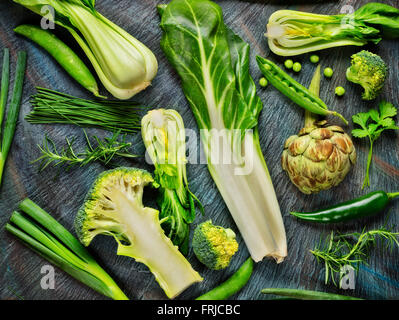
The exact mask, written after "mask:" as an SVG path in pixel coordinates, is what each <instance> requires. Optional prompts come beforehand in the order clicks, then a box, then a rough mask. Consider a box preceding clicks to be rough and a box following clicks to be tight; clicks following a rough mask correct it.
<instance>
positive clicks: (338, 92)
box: [335, 87, 345, 97]
mask: <svg viewBox="0 0 399 320" xmlns="http://www.w3.org/2000/svg"><path fill="white" fill-rule="evenodd" d="M335 94H336V95H337V96H339V97H341V96H343V95H344V94H345V89H344V88H343V87H336V88H335Z"/></svg>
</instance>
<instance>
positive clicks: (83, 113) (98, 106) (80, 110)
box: [25, 88, 145, 133]
mask: <svg viewBox="0 0 399 320" xmlns="http://www.w3.org/2000/svg"><path fill="white" fill-rule="evenodd" d="M36 89H37V93H36V94H35V95H33V96H32V97H31V103H32V105H33V110H32V112H31V113H29V114H28V115H27V116H26V117H25V119H26V120H27V121H28V122H30V123H35V124H39V123H40V124H50V123H61V124H74V125H77V126H79V127H97V128H101V129H105V130H109V131H118V130H120V131H121V132H123V133H135V132H137V131H138V130H140V116H139V112H140V111H141V110H142V109H143V108H145V107H143V106H140V105H138V104H137V103H135V102H131V101H110V100H86V99H81V98H77V97H74V96H71V95H68V94H65V93H60V92H57V91H53V90H50V89H45V88H36Z"/></svg>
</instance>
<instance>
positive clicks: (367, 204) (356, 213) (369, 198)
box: [291, 191, 399, 223]
mask: <svg viewBox="0 0 399 320" xmlns="http://www.w3.org/2000/svg"><path fill="white" fill-rule="evenodd" d="M398 196H399V192H397V193H386V192H384V191H374V192H371V193H368V194H366V195H364V196H362V197H359V198H356V199H354V200H350V201H346V202H343V203H340V204H337V205H335V206H332V207H329V208H326V209H323V210H318V211H314V212H307V213H305V212H291V214H292V215H293V216H295V217H297V218H299V219H301V220H306V221H312V222H320V223H336V222H344V221H348V220H353V219H360V218H364V217H368V216H373V215H377V214H378V213H380V212H382V211H383V210H384V209H385V208H386V207H387V205H388V204H389V202H390V201H391V200H392V199H394V198H395V197H398Z"/></svg>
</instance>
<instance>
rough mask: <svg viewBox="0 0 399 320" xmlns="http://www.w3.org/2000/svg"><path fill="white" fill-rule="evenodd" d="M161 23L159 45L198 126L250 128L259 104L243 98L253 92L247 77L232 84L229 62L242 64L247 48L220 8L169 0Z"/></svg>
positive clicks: (245, 66)
mask: <svg viewBox="0 0 399 320" xmlns="http://www.w3.org/2000/svg"><path fill="white" fill-rule="evenodd" d="M161 28H162V29H163V30H164V34H163V37H162V41H161V46H162V49H163V50H164V52H165V54H166V56H167V57H168V59H169V61H170V63H171V64H172V65H173V67H174V68H175V69H176V70H177V72H178V73H179V75H180V77H181V79H182V87H183V91H184V93H185V95H186V97H187V99H188V101H189V103H190V106H191V108H192V110H193V113H194V115H195V117H196V119H197V122H198V125H199V126H200V128H201V129H212V128H216V129H224V128H226V129H243V130H245V129H251V128H254V127H255V126H256V124H257V115H258V114H259V111H260V109H261V107H260V105H259V103H257V102H255V103H253V102H252V101H251V99H248V101H249V102H250V104H247V103H246V101H245V100H244V98H243V96H245V98H248V97H251V95H253V91H252V89H251V84H250V83H249V82H245V81H242V82H240V83H246V87H242V88H241V89H242V91H241V92H239V91H238V90H237V89H236V88H237V87H236V86H237V79H236V74H235V70H234V68H233V65H232V63H233V64H234V66H235V68H236V69H237V70H238V71H240V70H243V71H244V70H245V69H248V53H247V51H246V50H248V49H247V47H245V44H243V43H242V42H240V41H239V40H241V39H239V38H238V37H237V38H236V37H235V35H234V34H232V32H231V31H228V30H227V29H226V26H225V24H224V22H223V15H222V11H221V8H220V7H219V6H218V5H217V4H215V3H213V2H212V1H192V0H191V1H190V0H174V1H172V2H171V3H170V4H169V5H168V6H167V7H166V9H165V10H164V11H163V14H162V21H161ZM228 35H229V37H228ZM230 48H232V49H234V50H232V52H233V53H232V54H230V52H231V51H230ZM231 62H232V63H231ZM241 68H243V69H241ZM240 76H241V77H247V76H246V74H245V72H242V73H240V72H239V73H238V77H240ZM244 80H245V79H244Z"/></svg>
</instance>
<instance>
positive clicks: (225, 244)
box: [192, 220, 238, 270]
mask: <svg viewBox="0 0 399 320" xmlns="http://www.w3.org/2000/svg"><path fill="white" fill-rule="evenodd" d="M235 237H236V235H235V233H234V232H233V230H231V229H225V228H223V227H220V226H215V225H213V224H212V221H211V220H208V221H206V222H203V223H201V224H200V225H198V226H197V228H196V229H195V231H194V236H193V242H192V245H193V250H194V253H195V255H196V256H197V258H198V260H199V261H201V262H202V263H203V264H204V265H206V266H207V267H208V268H209V269H213V270H220V269H224V268H226V267H227V266H228V265H229V264H230V261H231V258H232V257H233V256H234V254H235V253H236V252H237V250H238V243H237V241H236V239H235Z"/></svg>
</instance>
